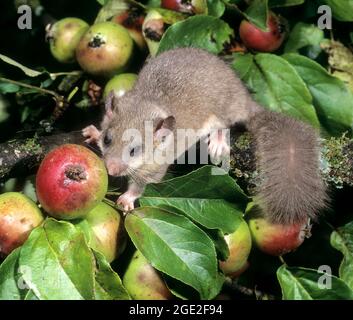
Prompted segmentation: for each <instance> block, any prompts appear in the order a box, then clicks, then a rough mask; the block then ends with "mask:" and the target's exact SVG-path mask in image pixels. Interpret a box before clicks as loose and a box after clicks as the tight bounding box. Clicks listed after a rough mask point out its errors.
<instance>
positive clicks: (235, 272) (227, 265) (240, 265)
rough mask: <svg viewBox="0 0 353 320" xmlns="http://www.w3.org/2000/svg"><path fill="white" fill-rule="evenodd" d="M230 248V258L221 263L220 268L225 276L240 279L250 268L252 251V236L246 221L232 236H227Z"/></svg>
mask: <svg viewBox="0 0 353 320" xmlns="http://www.w3.org/2000/svg"><path fill="white" fill-rule="evenodd" d="M225 240H226V242H227V244H228V248H229V257H228V259H227V260H226V261H220V262H219V266H220V268H221V270H222V271H223V272H224V274H225V275H227V276H229V277H231V278H233V277H238V276H239V275H240V274H241V273H242V272H243V271H245V270H246V269H247V267H248V262H247V260H248V257H249V254H250V250H251V234H250V230H249V227H248V225H247V223H246V222H245V221H242V222H241V224H240V225H239V227H238V228H237V229H236V230H235V231H234V232H233V233H231V234H228V235H226V236H225Z"/></svg>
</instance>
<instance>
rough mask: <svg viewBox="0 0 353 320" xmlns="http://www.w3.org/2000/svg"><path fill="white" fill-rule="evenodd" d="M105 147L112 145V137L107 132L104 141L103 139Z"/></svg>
mask: <svg viewBox="0 0 353 320" xmlns="http://www.w3.org/2000/svg"><path fill="white" fill-rule="evenodd" d="M103 142H104V145H106V146H109V145H110V144H111V143H112V135H111V133H110V131H107V132H106V134H105V136H104V139H103Z"/></svg>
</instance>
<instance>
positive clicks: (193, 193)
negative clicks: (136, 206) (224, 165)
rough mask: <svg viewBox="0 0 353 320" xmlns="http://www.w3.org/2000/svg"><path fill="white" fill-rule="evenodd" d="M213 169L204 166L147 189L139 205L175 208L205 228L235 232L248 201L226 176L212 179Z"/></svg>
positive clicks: (231, 179)
mask: <svg viewBox="0 0 353 320" xmlns="http://www.w3.org/2000/svg"><path fill="white" fill-rule="evenodd" d="M213 168H214V167H212V166H204V167H202V168H200V169H198V170H195V171H193V172H191V173H189V174H187V175H185V176H182V177H178V178H174V179H170V180H167V181H165V182H162V183H159V184H153V185H149V186H147V188H146V190H145V192H144V194H143V196H142V197H141V198H140V200H139V201H140V205H142V206H160V207H165V206H170V207H174V208H177V209H178V210H181V211H182V212H183V213H184V214H185V215H186V216H188V217H189V218H191V219H192V220H193V221H194V222H196V223H198V224H200V225H201V226H203V227H205V228H208V229H219V230H221V231H223V232H224V233H232V232H234V231H235V230H236V228H237V227H238V225H239V224H240V223H241V221H242V219H241V217H242V215H243V212H244V210H245V207H246V204H247V202H248V198H247V197H246V195H245V194H244V193H243V191H242V190H241V189H240V187H239V186H238V185H237V183H236V182H235V180H234V179H233V178H231V177H230V176H229V175H227V174H226V172H223V173H224V174H223V175H212V169H213ZM220 170H221V169H220ZM195 186H202V188H198V187H195ZM227 200H228V201H227Z"/></svg>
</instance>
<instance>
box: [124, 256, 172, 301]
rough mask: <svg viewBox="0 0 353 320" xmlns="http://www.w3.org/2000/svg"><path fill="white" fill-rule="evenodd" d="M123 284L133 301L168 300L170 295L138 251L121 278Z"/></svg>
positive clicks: (154, 270) (155, 272)
mask: <svg viewBox="0 0 353 320" xmlns="http://www.w3.org/2000/svg"><path fill="white" fill-rule="evenodd" d="M123 284H124V286H125V288H126V290H127V291H128V292H129V294H130V296H131V297H132V298H133V299H134V300H168V299H171V298H172V294H171V292H170V291H169V289H168V288H167V286H166V285H165V283H164V281H163V279H162V278H161V276H160V274H159V273H158V271H157V270H156V269H154V268H153V267H152V266H151V265H150V264H149V262H148V261H147V260H146V258H145V257H144V256H143V255H142V253H141V252H140V251H138V250H137V251H136V252H135V254H134V255H133V257H132V258H131V261H130V263H129V265H128V267H127V269H126V271H125V274H124V276H123Z"/></svg>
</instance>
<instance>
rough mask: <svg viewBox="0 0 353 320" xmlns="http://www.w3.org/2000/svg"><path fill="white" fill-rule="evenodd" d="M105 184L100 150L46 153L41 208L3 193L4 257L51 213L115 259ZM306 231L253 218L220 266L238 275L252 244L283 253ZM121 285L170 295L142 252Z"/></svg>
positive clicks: (114, 219) (117, 219)
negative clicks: (68, 222) (94, 151)
mask: <svg viewBox="0 0 353 320" xmlns="http://www.w3.org/2000/svg"><path fill="white" fill-rule="evenodd" d="M107 188H108V175H107V171H106V169H105V166H104V163H103V161H102V160H101V159H100V158H99V157H98V156H97V155H96V154H94V153H93V152H92V151H90V150H89V149H87V148H86V147H83V146H80V145H74V144H65V145H62V146H59V147H57V148H55V149H54V150H52V151H51V152H49V153H48V154H47V155H46V156H45V158H44V159H43V161H42V162H41V164H40V166H39V169H38V172H37V175H36V194H37V198H38V201H39V203H40V207H41V208H42V210H40V208H39V207H38V206H37V204H36V203H34V202H33V201H32V200H31V199H29V198H28V197H26V196H25V195H23V194H21V193H17V192H8V193H4V194H2V195H0V255H1V256H6V255H8V254H9V253H11V251H12V250H14V249H15V248H17V247H19V246H20V245H22V244H23V243H24V242H25V241H26V239H27V238H28V236H29V234H30V232H31V231H32V230H33V229H34V228H35V227H37V226H39V225H40V224H41V223H42V222H43V220H44V218H45V216H46V215H49V216H51V217H54V218H56V219H63V220H69V221H71V222H72V223H74V224H75V225H77V226H78V227H79V228H81V230H82V231H83V232H84V233H85V235H86V237H87V240H88V243H89V245H90V246H91V247H92V248H93V249H95V250H96V251H99V252H101V253H102V254H103V255H104V256H105V257H106V259H107V261H109V262H112V261H113V260H114V259H116V258H117V257H118V256H119V255H120V254H121V253H122V252H123V251H124V249H125V245H126V239H127V237H126V232H125V229H124V225H123V220H122V218H121V215H120V214H119V212H117V211H116V210H115V209H114V208H113V207H111V206H110V205H108V204H106V203H104V202H103V201H102V200H103V198H104V197H105V195H106V193H107ZM83 223H86V224H85V225H83ZM87 223H88V226H89V227H88V228H87ZM306 235H307V229H306V225H305V224H298V225H291V226H283V225H276V224H272V223H269V222H268V221H266V220H265V219H264V218H258V217H251V216H250V218H249V219H248V221H245V220H243V221H242V222H241V223H240V225H239V226H238V228H237V229H236V230H235V232H233V233H231V234H228V235H226V236H225V240H226V242H227V244H228V247H229V252H230V254H229V257H228V259H227V260H226V261H220V262H219V266H220V269H221V270H222V271H223V273H224V274H225V275H226V276H228V277H231V278H234V277H238V276H239V275H240V274H241V273H242V272H244V271H245V270H246V269H247V267H248V257H249V254H250V251H251V247H252V244H253V243H254V244H255V245H256V246H257V247H258V248H259V249H260V250H262V251H263V252H265V253H267V254H270V255H283V254H285V253H287V252H289V251H292V250H294V249H296V248H297V247H298V246H299V245H300V244H301V243H302V242H303V241H304V238H305V236H306ZM123 283H124V285H125V286H126V288H127V290H128V291H129V293H130V295H131V296H132V297H133V298H135V299H169V298H171V297H172V294H171V292H170V291H169V289H168V288H167V287H166V285H165V283H164V281H163V279H162V277H161V275H160V274H159V272H158V271H156V270H155V269H154V268H153V267H152V266H151V265H150V264H149V262H148V261H147V260H146V259H145V258H144V257H143V255H142V254H141V252H139V251H136V252H135V254H134V255H133V257H132V258H131V260H130V262H129V264H128V267H127V269H126V272H125V273H124V275H123Z"/></svg>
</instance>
